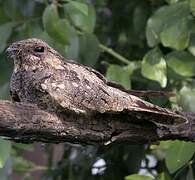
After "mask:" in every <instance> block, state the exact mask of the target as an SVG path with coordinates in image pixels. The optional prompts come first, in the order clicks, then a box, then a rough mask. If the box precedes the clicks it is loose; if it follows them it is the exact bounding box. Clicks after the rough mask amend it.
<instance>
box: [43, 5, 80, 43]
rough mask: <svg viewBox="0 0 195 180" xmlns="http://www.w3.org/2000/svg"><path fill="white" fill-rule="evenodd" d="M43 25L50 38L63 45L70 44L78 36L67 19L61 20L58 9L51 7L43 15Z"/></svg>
mask: <svg viewBox="0 0 195 180" xmlns="http://www.w3.org/2000/svg"><path fill="white" fill-rule="evenodd" d="M43 25H44V28H45V30H46V32H47V33H48V35H49V36H50V37H52V38H53V39H55V40H56V41H58V42H59V43H62V44H65V45H67V44H69V43H70V41H71V39H72V38H74V37H75V36H76V31H75V29H74V28H73V27H72V26H71V25H70V24H69V22H68V21H67V20H66V19H59V17H58V12H57V7H56V6H55V5H54V4H51V5H49V6H48V7H47V8H46V9H45V11H44V13H43Z"/></svg>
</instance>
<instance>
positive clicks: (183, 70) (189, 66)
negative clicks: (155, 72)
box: [166, 51, 195, 77]
mask: <svg viewBox="0 0 195 180" xmlns="http://www.w3.org/2000/svg"><path fill="white" fill-rule="evenodd" d="M166 60H167V64H168V66H169V67H170V68H171V69H172V70H173V71H174V72H175V73H177V74H179V75H181V76H186V77H190V76H194V75H195V57H194V56H192V55H191V54H189V53H187V52H184V51H174V52H172V53H169V54H168V55H167V56H166Z"/></svg>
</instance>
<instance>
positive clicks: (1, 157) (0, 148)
mask: <svg viewBox="0 0 195 180" xmlns="http://www.w3.org/2000/svg"><path fill="white" fill-rule="evenodd" d="M10 151H11V142H10V141H7V140H4V139H2V138H0V168H2V167H3V166H4V164H5V162H6V161H7V159H8V157H9V156H10Z"/></svg>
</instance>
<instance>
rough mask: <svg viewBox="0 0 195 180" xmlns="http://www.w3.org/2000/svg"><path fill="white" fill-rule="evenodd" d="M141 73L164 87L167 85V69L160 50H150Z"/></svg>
mask: <svg viewBox="0 0 195 180" xmlns="http://www.w3.org/2000/svg"><path fill="white" fill-rule="evenodd" d="M141 73H142V75H143V76H144V77H146V78H148V79H150V80H154V81H157V82H159V83H160V85H161V86H162V87H166V84H167V68H166V62H165V59H164V57H163V54H162V53H161V51H160V50H159V49H158V48H154V49H152V50H150V51H149V52H148V53H147V54H146V55H145V56H144V58H143V60H142V66H141Z"/></svg>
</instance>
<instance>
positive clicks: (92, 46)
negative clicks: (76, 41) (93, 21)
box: [80, 33, 100, 66]
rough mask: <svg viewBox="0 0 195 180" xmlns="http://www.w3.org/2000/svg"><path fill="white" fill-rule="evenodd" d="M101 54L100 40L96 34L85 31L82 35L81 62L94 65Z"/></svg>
mask: <svg viewBox="0 0 195 180" xmlns="http://www.w3.org/2000/svg"><path fill="white" fill-rule="evenodd" d="M99 54H100V49H99V41H98V39H97V37H96V36H95V35H94V34H91V33H85V34H83V35H82V36H81V37H80V62H81V63H82V64H85V65H89V66H94V65H95V64H96V62H97V59H98V57H99Z"/></svg>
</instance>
